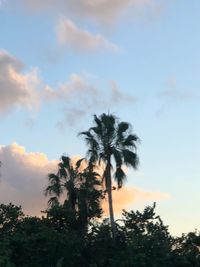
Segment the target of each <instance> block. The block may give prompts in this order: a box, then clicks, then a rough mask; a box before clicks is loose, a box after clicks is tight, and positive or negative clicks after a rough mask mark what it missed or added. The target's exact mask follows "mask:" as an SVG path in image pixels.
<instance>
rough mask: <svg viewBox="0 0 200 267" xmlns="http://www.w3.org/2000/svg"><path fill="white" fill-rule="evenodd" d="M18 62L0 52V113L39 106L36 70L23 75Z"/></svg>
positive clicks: (4, 52) (7, 54)
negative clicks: (17, 108)
mask: <svg viewBox="0 0 200 267" xmlns="http://www.w3.org/2000/svg"><path fill="white" fill-rule="evenodd" d="M23 69H24V66H23V64H22V62H21V61H20V60H18V59H17V58H15V57H14V56H12V55H10V54H9V53H8V52H6V51H4V50H0V113H2V112H7V111H9V110H12V109H13V108H16V107H25V108H29V109H32V108H35V107H37V106H38V105H39V94H38V90H37V87H38V86H39V84H40V80H39V77H38V74H37V69H32V70H31V71H29V72H27V73H25V74H24V73H23Z"/></svg>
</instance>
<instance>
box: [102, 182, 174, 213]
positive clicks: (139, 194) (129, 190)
mask: <svg viewBox="0 0 200 267" xmlns="http://www.w3.org/2000/svg"><path fill="white" fill-rule="evenodd" d="M112 192H113V207H114V211H115V214H116V215H121V213H122V210H123V209H125V210H130V209H131V208H132V209H133V208H134V203H136V202H138V201H149V200H151V201H158V200H167V199H169V198H170V195H169V194H168V193H163V192H151V191H144V190H142V189H139V188H136V187H132V186H124V187H122V188H121V189H120V190H113V191H112ZM102 207H103V209H104V211H105V214H106V215H108V214H109V212H108V211H109V210H108V201H107V198H106V199H105V200H104V201H103V205H102Z"/></svg>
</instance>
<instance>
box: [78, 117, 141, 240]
mask: <svg viewBox="0 0 200 267" xmlns="http://www.w3.org/2000/svg"><path fill="white" fill-rule="evenodd" d="M80 134H81V135H83V136H84V138H85V141H86V143H87V146H88V150H87V155H88V157H89V163H90V164H91V165H94V164H101V163H102V162H103V163H104V164H105V170H104V173H103V181H104V184H105V187H106V191H107V193H108V202H109V213H110V222H111V228H112V234H113V237H114V238H115V235H116V231H115V221H114V212H113V203H112V176H111V174H112V169H113V165H112V160H114V162H115V170H114V178H115V180H116V182H117V185H118V188H121V187H122V185H123V182H124V180H125V178H126V174H125V173H124V171H123V168H122V166H123V165H126V166H128V167H129V166H130V167H133V168H134V169H136V168H137V166H138V156H137V154H136V144H137V142H138V140H139V138H138V136H137V135H135V134H133V133H132V132H131V125H130V124H129V123H127V122H120V121H119V120H118V118H117V117H115V116H114V115H112V114H105V113H103V114H102V115H100V116H99V117H97V116H96V115H94V126H93V127H91V128H90V129H89V130H88V131H85V132H81V133H80Z"/></svg>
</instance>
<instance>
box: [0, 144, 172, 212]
mask: <svg viewBox="0 0 200 267" xmlns="http://www.w3.org/2000/svg"><path fill="white" fill-rule="evenodd" d="M0 161H1V162H2V167H1V177H0V203H9V202H12V203H14V204H16V205H22V208H23V210H24V212H25V213H26V214H31V215H40V211H41V210H45V208H46V207H47V199H46V198H45V197H44V194H43V193H44V189H45V187H46V186H47V175H48V173H50V172H56V171H57V163H58V161H56V160H49V159H48V157H47V156H46V155H45V154H44V153H40V152H29V153H28V152H26V150H25V148H24V147H22V146H20V145H18V144H16V143H13V144H11V145H8V146H0ZM167 198H168V195H167V194H165V193H157V192H144V191H142V190H140V189H136V188H134V187H128V186H126V187H124V188H122V189H121V190H119V191H117V190H116V191H113V201H114V208H115V211H116V213H118V214H120V212H121V210H122V209H123V208H130V206H131V205H133V204H134V202H136V201H141V200H152V201H155V200H161V199H167ZM103 208H104V209H105V211H106V210H107V204H106V203H103Z"/></svg>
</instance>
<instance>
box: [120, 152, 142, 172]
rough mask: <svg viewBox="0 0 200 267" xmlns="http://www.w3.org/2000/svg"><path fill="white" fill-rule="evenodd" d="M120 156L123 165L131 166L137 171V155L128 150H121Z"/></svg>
mask: <svg viewBox="0 0 200 267" xmlns="http://www.w3.org/2000/svg"><path fill="white" fill-rule="evenodd" d="M122 154H123V157H124V164H125V165H127V166H131V167H133V168H134V169H137V167H138V164H139V159H138V156H137V154H136V153H134V152H132V151H130V150H128V149H123V150H122Z"/></svg>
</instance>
